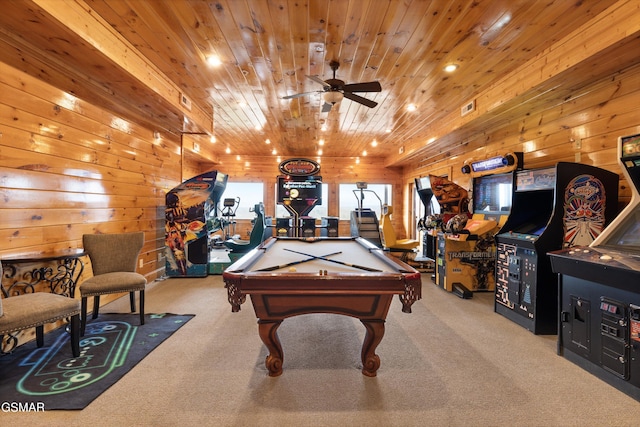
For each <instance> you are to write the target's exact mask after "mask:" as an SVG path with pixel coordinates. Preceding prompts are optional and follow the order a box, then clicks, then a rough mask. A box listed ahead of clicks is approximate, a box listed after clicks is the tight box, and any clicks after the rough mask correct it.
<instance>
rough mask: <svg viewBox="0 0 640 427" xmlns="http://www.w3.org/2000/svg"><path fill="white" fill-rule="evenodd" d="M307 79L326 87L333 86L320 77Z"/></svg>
mask: <svg viewBox="0 0 640 427" xmlns="http://www.w3.org/2000/svg"><path fill="white" fill-rule="evenodd" d="M307 78H309V79H311V80H313V81H314V82H316V83H318V84H321V85H322V86H324V87H331V85H330V84H329V83H327V82H325V81H324V80H322V79H321V78H320V77H318V76H307Z"/></svg>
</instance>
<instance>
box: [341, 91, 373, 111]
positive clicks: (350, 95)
mask: <svg viewBox="0 0 640 427" xmlns="http://www.w3.org/2000/svg"><path fill="white" fill-rule="evenodd" d="M344 97H345V98H348V99H350V100H352V101H355V102H357V103H359V104H362V105H366V106H367V107H369V108H373V107H375V106H376V105H378V103H377V102H375V101H372V100H370V99H367V98H363V97H361V96H360V95H355V94H353V93H349V92H345V93H344Z"/></svg>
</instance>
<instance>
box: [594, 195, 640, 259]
mask: <svg viewBox="0 0 640 427" xmlns="http://www.w3.org/2000/svg"><path fill="white" fill-rule="evenodd" d="M601 246H603V247H605V248H610V249H617V250H621V251H625V252H627V251H628V252H635V253H640V206H638V207H637V208H636V210H635V211H634V212H632V213H631V215H629V216H628V217H627V218H625V219H624V220H623V221H622V222H620V223H619V224H618V228H617V229H616V230H615V231H614V232H613V233H612V234H611V235H610V236H609V237H608V238H607V239H606V240H605V241H604V242H602V244H601Z"/></svg>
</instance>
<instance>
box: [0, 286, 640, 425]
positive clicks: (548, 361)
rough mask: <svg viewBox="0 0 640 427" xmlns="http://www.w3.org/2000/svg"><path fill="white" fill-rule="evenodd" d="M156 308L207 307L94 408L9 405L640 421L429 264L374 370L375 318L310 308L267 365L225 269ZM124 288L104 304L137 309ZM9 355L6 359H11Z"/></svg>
mask: <svg viewBox="0 0 640 427" xmlns="http://www.w3.org/2000/svg"><path fill="white" fill-rule="evenodd" d="M146 300H147V312H149V313H151V312H172V313H179V314H188V313H192V314H195V315H196V317H195V318H194V319H193V320H191V321H190V322H189V323H187V324H186V325H185V326H183V327H182V328H181V329H180V330H179V331H177V332H176V333H175V334H174V335H173V336H172V337H171V338H169V339H168V340H167V341H166V342H164V343H163V344H162V345H160V347H159V348H157V349H156V350H154V351H153V352H152V353H151V354H150V355H149V356H148V357H147V358H145V359H144V360H143V361H142V362H140V363H139V364H138V365H137V366H136V367H135V368H134V369H133V370H132V371H131V372H129V373H128V374H127V375H125V376H124V378H122V379H121V380H120V381H118V382H117V383H116V384H115V385H114V386H112V387H111V388H110V389H108V390H107V391H106V392H105V393H104V394H102V395H101V396H100V397H98V398H97V399H96V400H95V401H94V402H93V403H92V404H90V405H89V406H88V407H87V408H86V409H84V410H82V411H48V412H44V413H5V412H3V413H1V414H0V419H1V420H2V424H3V425H29V426H112V425H113V426H116V425H117V426H124V425H127V426H132V425H136V426H605V425H607V426H632V425H638V420H640V403H639V402H637V401H635V400H634V399H632V398H630V397H628V396H626V395H625V394H623V393H622V392H619V391H618V390H616V389H614V388H613V387H611V386H609V385H608V384H606V383H604V382H603V381H601V380H599V379H598V378H596V377H594V376H593V375H591V374H589V373H587V372H586V371H584V370H582V369H581V368H579V367H577V366H575V365H574V364H572V363H570V362H569V361H567V360H565V359H564V358H562V357H560V356H558V355H557V354H556V337H555V336H535V335H533V334H531V333H530V332H528V331H526V330H525V329H523V328H521V327H520V326H518V325H516V324H514V323H513V322H511V321H509V320H507V319H506V318H504V317H502V316H500V315H498V314H496V313H494V312H493V294H491V293H476V294H475V295H474V297H473V299H470V300H462V299H460V298H457V297H456V296H454V295H452V294H450V293H447V292H445V291H443V290H442V289H440V288H438V287H436V286H435V285H433V283H432V282H431V280H430V275H428V274H423V299H422V300H421V301H419V302H418V303H417V304H415V305H414V307H413V313H412V314H405V313H402V312H401V305H400V303H399V301H398V300H397V299H396V300H394V302H393V304H392V306H391V309H390V311H389V315H388V318H387V323H386V333H385V337H384V339H383V340H382V342H381V343H380V345H379V347H378V349H377V354H378V355H379V356H380V358H381V367H380V370H379V371H378V376H377V377H375V378H368V377H365V376H364V375H362V374H361V372H360V369H361V365H360V348H361V345H362V339H363V337H364V327H363V326H362V325H361V324H360V322H359V321H357V320H355V319H351V318H348V317H343V316H336V315H321V314H317V315H306V316H299V317H296V318H291V319H287V320H285V321H284V323H283V324H282V326H281V327H280V329H279V330H278V333H279V336H280V339H281V342H282V346H283V349H284V373H283V375H282V376H280V377H277V378H271V377H268V376H267V371H266V368H265V367H264V358H265V356H266V354H267V351H266V348H265V347H264V346H263V344H262V342H261V341H260V338H259V337H258V330H257V325H256V318H255V315H254V313H253V307H252V306H251V302H250V301H249V300H247V302H246V303H245V304H244V305H243V306H242V310H241V311H240V312H239V313H231V308H230V306H229V304H228V302H227V298H226V290H225V289H224V288H223V284H222V278H221V276H209V277H207V278H199V279H168V280H165V281H161V282H155V283H153V284H152V285H150V287H149V290H148V291H147V299H146ZM127 305H128V299H127V298H121V299H119V300H117V301H115V302H113V303H111V304H109V305H107V306H106V307H103V308H102V309H101V311H102V312H105V313H106V312H119V311H121V312H126V311H127V310H128V308H127ZM0 363H1V360H0Z"/></svg>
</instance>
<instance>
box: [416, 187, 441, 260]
mask: <svg viewBox="0 0 640 427" xmlns="http://www.w3.org/2000/svg"><path fill="white" fill-rule="evenodd" d="M415 184H416V192H417V193H418V197H420V201H421V202H422V205H423V206H424V215H423V216H422V218H420V220H419V221H418V230H420V231H422V232H423V235H422V255H423V256H424V257H425V258H427V259H428V260H430V261H433V262H435V260H436V245H437V236H438V232H437V224H438V223H437V221H438V219H437V218H438V217H439V215H440V204H439V203H438V201H437V200H436V198H435V197H434V196H433V191H432V190H431V181H430V179H429V177H428V176H425V177H421V178H416V179H415Z"/></svg>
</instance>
